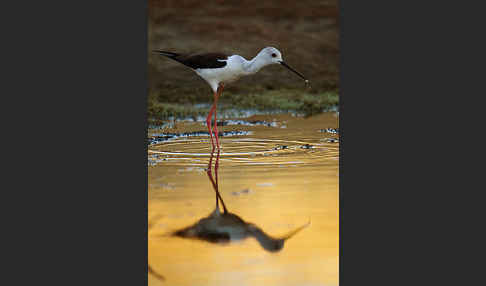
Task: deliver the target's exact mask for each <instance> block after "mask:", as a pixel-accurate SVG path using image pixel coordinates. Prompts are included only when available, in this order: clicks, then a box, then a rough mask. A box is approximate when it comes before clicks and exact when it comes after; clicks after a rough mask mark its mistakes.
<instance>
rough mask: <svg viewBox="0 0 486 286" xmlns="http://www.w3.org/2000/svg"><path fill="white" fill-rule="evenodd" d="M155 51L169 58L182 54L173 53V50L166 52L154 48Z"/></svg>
mask: <svg viewBox="0 0 486 286" xmlns="http://www.w3.org/2000/svg"><path fill="white" fill-rule="evenodd" d="M153 52H154V53H158V54H159V55H162V56H166V57H168V58H171V59H173V58H176V57H178V56H180V54H177V53H172V52H166V51H160V50H154V51H153Z"/></svg>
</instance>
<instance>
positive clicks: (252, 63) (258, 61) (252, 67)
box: [243, 54, 268, 74]
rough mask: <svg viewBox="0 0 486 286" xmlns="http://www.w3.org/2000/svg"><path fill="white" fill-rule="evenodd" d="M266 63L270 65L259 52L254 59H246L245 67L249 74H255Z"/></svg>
mask: <svg viewBox="0 0 486 286" xmlns="http://www.w3.org/2000/svg"><path fill="white" fill-rule="evenodd" d="M266 65H268V62H266V61H265V60H264V58H263V56H262V55H260V54H258V55H257V56H256V57H254V58H253V59H251V60H249V61H246V62H245V63H244V64H243V69H244V70H245V72H246V73H247V74H254V73H256V72H258V71H259V70H260V69H261V68H263V67H264V66H266Z"/></svg>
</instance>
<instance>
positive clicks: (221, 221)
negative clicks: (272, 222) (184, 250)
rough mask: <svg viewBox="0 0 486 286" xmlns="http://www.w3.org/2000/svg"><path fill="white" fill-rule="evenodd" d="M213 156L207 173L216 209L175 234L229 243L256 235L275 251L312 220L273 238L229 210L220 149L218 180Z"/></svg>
mask: <svg viewBox="0 0 486 286" xmlns="http://www.w3.org/2000/svg"><path fill="white" fill-rule="evenodd" d="M213 151H214V148H213ZM212 157H213V153H211V159H210V160H209V166H208V170H207V173H208V177H209V179H210V181H211V183H212V185H213V188H214V190H215V192H216V209H215V210H214V211H213V212H212V213H211V214H210V215H209V216H208V217H205V218H202V219H201V220H199V221H198V222H197V223H195V224H194V225H192V226H189V227H186V228H183V229H180V230H177V231H175V232H174V233H173V235H174V236H179V237H184V238H193V239H200V240H205V241H208V242H212V243H228V242H231V241H238V240H242V239H245V238H248V237H254V238H255V239H256V240H257V241H258V242H259V243H260V245H261V246H262V247H263V248H264V249H265V250H267V251H272V252H275V251H279V250H281V249H282V248H283V246H284V243H285V240H287V239H289V238H290V237H292V236H293V235H294V234H296V233H297V232H299V231H300V230H302V229H303V228H305V227H306V226H308V225H309V223H310V222H309V223H307V224H305V225H303V226H301V227H299V228H297V229H295V230H293V231H291V232H290V233H289V234H287V235H285V236H283V237H280V238H273V237H271V236H269V235H268V234H266V233H265V232H264V231H263V230H261V229H260V228H259V227H257V226H256V225H254V224H252V223H247V222H245V221H244V220H243V219H241V218H240V217H239V216H237V215H235V214H232V213H230V212H228V210H227V209H226V206H225V205H224V202H223V199H222V198H221V195H220V194H219V190H218V181H217V178H218V161H219V149H218V155H217V158H216V165H215V168H214V170H215V173H216V180H214V178H213V177H212V173H211V161H212ZM218 198H219V200H220V201H221V203H222V205H223V209H224V211H223V212H222V213H221V211H220V209H219V205H218Z"/></svg>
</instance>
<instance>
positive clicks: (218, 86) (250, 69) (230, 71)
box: [154, 47, 309, 148]
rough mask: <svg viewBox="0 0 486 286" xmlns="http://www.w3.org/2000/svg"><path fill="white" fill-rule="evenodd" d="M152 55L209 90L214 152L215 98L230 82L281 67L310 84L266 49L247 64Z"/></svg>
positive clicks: (235, 58)
mask: <svg viewBox="0 0 486 286" xmlns="http://www.w3.org/2000/svg"><path fill="white" fill-rule="evenodd" d="M154 52H157V53H159V54H160V55H162V56H166V57H168V58H170V59H172V60H174V61H177V62H179V63H181V64H183V65H185V66H187V67H190V68H191V69H192V70H194V71H195V72H196V73H197V74H198V75H199V76H200V77H202V78H203V79H204V80H205V81H206V82H207V83H208V84H209V85H210V86H211V89H212V90H213V92H214V103H213V106H212V107H211V109H210V111H209V114H208V117H207V118H206V123H207V126H208V130H209V135H210V137H211V144H212V146H213V148H214V143H213V136H212V133H214V135H215V137H216V145H217V146H218V148H219V140H218V128H217V124H216V121H217V116H216V107H217V105H218V98H219V96H220V95H221V93H222V92H223V87H224V84H225V83H229V82H233V81H235V80H237V79H239V78H240V77H242V76H246V75H251V74H254V73H257V72H258V71H259V70H260V69H262V68H263V67H265V66H268V65H272V64H280V65H282V66H284V67H286V68H287V69H289V70H291V71H292V72H294V73H296V74H297V75H298V76H300V77H301V78H303V79H304V80H305V82H306V83H309V81H308V80H307V79H306V78H305V77H304V76H303V75H302V74H300V73H299V72H297V71H296V70H294V69H293V68H291V67H290V66H289V65H287V64H286V63H285V62H284V61H283V59H282V54H281V53H280V51H279V50H277V49H276V48H273V47H266V48H264V49H262V50H261V51H260V52H259V53H258V55H257V56H256V57H254V58H253V59H252V60H250V61H248V60H246V59H245V58H243V57H241V56H239V55H232V56H227V55H225V54H222V53H208V54H195V55H183V54H178V53H172V52H165V51H160V50H156V51H154ZM213 112H214V127H213V129H212V130H211V116H212V114H213Z"/></svg>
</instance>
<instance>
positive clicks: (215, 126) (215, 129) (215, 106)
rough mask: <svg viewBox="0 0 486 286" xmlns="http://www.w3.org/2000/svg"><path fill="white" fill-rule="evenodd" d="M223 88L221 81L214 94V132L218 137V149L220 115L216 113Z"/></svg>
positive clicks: (217, 143) (217, 142) (217, 144)
mask: <svg viewBox="0 0 486 286" xmlns="http://www.w3.org/2000/svg"><path fill="white" fill-rule="evenodd" d="M223 88H224V85H223V83H220V84H219V86H218V90H217V91H216V93H215V94H214V128H213V132H214V135H215V137H216V146H218V150H219V136H218V117H217V114H216V109H217V106H218V98H219V96H220V95H221V93H223Z"/></svg>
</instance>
